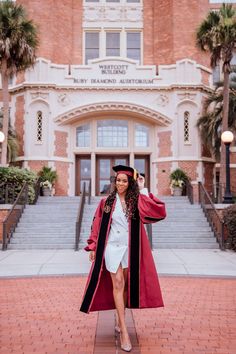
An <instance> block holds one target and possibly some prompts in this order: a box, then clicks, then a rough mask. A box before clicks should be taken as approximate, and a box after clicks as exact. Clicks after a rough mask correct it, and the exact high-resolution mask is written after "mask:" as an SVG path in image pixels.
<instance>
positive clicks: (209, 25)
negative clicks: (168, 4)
mask: <svg viewBox="0 0 236 354" xmlns="http://www.w3.org/2000/svg"><path fill="white" fill-rule="evenodd" d="M196 37H197V45H198V47H199V48H200V49H201V50H203V51H208V52H210V54H211V67H212V68H215V67H216V65H218V64H221V63H222V72H223V74H224V87H223V109H222V127H221V128H222V130H221V131H225V130H228V126H229V122H228V114H229V75H230V72H231V66H230V62H231V59H232V57H233V52H234V48H235V44H236V12H235V10H234V8H233V7H232V5H229V4H223V5H222V7H221V8H220V10H219V12H216V11H210V12H209V13H208V15H207V18H206V19H205V20H203V22H202V23H201V24H200V26H199V28H198V29H197V34H196ZM220 161H221V163H220V183H222V184H225V179H226V176H225V146H224V144H223V143H222V142H221V159H220Z"/></svg>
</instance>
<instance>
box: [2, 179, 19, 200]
mask: <svg viewBox="0 0 236 354" xmlns="http://www.w3.org/2000/svg"><path fill="white" fill-rule="evenodd" d="M18 194H19V185H18V184H14V183H5V182H4V183H2V184H0V203H1V204H13V203H14V201H15V200H16V198H17V195H18Z"/></svg>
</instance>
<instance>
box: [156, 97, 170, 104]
mask: <svg viewBox="0 0 236 354" xmlns="http://www.w3.org/2000/svg"><path fill="white" fill-rule="evenodd" d="M156 103H157V105H158V106H161V107H165V106H167V105H168V103H169V97H168V96H167V95H163V94H160V95H158V96H157V99H156Z"/></svg>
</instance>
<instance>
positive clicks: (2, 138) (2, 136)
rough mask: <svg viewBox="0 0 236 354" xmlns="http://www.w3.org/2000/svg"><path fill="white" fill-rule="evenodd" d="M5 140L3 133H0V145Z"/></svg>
mask: <svg viewBox="0 0 236 354" xmlns="http://www.w3.org/2000/svg"><path fill="white" fill-rule="evenodd" d="M4 140H5V135H4V133H3V132H1V131H0V144H2V143H3V142H4Z"/></svg>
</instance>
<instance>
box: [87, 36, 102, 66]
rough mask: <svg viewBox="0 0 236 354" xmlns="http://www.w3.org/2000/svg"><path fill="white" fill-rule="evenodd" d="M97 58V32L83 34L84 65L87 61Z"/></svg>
mask: <svg viewBox="0 0 236 354" xmlns="http://www.w3.org/2000/svg"><path fill="white" fill-rule="evenodd" d="M95 58H99V32H86V33H85V63H86V64H87V63H88V60H90V59H95Z"/></svg>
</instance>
